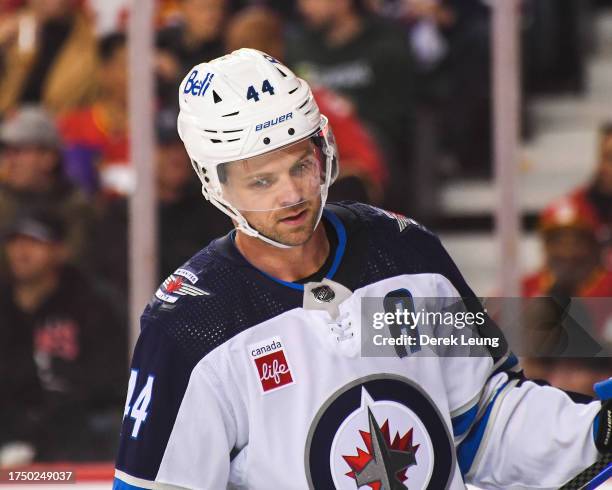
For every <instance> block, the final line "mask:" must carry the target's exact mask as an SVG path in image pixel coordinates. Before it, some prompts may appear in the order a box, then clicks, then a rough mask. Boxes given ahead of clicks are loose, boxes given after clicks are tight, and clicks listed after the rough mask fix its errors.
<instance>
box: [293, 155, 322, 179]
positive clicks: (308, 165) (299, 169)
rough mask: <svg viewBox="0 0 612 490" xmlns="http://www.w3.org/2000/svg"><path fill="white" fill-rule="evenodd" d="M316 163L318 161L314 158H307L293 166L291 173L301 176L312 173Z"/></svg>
mask: <svg viewBox="0 0 612 490" xmlns="http://www.w3.org/2000/svg"><path fill="white" fill-rule="evenodd" d="M315 165H316V163H315V162H314V160H313V159H312V158H305V159H303V160H300V161H299V162H297V163H296V164H295V165H294V166H293V167H291V171H290V173H291V175H292V176H293V177H299V176H301V175H305V174H308V173H310V172H311V171H312V170H313V168H314V166H315Z"/></svg>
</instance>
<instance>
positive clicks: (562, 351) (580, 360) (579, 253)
mask: <svg viewBox="0 0 612 490" xmlns="http://www.w3.org/2000/svg"><path fill="white" fill-rule="evenodd" d="M598 226H599V224H598V220H597V216H596V214H595V211H594V210H593V208H592V207H591V206H590V205H589V203H587V202H585V201H584V200H579V199H574V198H571V197H570V198H563V199H561V200H559V201H557V202H554V203H553V204H551V205H550V206H548V207H547V208H545V209H544V211H543V212H542V214H541V216H540V224H539V227H540V234H541V237H542V240H543V245H544V256H545V263H544V266H543V267H542V268H541V269H540V270H539V271H538V272H536V273H534V274H532V275H530V276H528V277H526V278H525V279H524V280H523V296H525V297H538V296H550V297H552V298H549V299H548V300H549V301H548V303H547V304H553V301H552V299H553V298H555V301H556V302H557V303H558V302H559V299H564V300H565V301H566V302H568V303H569V301H570V298H572V297H573V298H576V297H582V298H593V299H592V300H583V301H581V302H579V303H578V304H577V305H574V307H573V310H572V311H573V312H574V314H573V315H568V314H567V312H565V313H564V315H565V316H567V319H566V320H565V322H564V323H563V325H564V330H565V331H560V330H559V328H551V327H553V326H554V325H553V323H552V322H551V321H550V320H547V319H546V318H547V317H546V316H545V315H544V314H543V312H542V311H541V310H542V308H539V311H538V314H537V316H534V315H532V317H534V318H537V319H538V322H536V323H538V324H539V326H537V325H536V328H535V329H534V328H531V330H532V332H531V334H532V335H531V336H529V335H526V337H525V338H524V339H523V341H524V342H525V343H527V344H529V345H528V346H527V347H528V349H527V350H526V351H525V352H526V353H531V354H532V355H533V354H534V353H536V354H537V355H538V356H542V355H544V356H545V357H543V358H542V357H538V358H525V359H524V360H523V366H524V369H525V372H526V373H527V375H528V376H529V377H532V378H546V379H547V380H548V381H549V382H551V383H553V384H554V385H555V386H557V387H559V388H562V389H566V390H570V391H580V392H583V393H590V392H591V389H590V386H592V383H591V381H592V380H593V379H598V378H597V377H598V376H601V373H602V371H606V370H607V372H608V374H609V371H610V364H609V359H608V358H607V357H603V358H593V359H589V358H590V357H593V356H594V355H595V354H594V353H596V352H599V356H602V355H603V356H605V354H602V347H603V348H604V349H606V348H609V347H606V345H608V346H609V345H612V331H610V327H609V326H610V325H612V323H611V322H612V315H611V313H612V310H611V309H610V307H609V305H608V304H606V303H607V302H602V301H601V299H600V298H602V297H611V296H612V272H610V271H608V270H606V269H605V268H604V267H603V264H602V261H601V254H600V251H601V246H600V244H599V242H598V240H597V234H596V231H597V227H598ZM542 300H544V298H542ZM575 301H576V300H575V299H574V300H572V303H574V302H575ZM538 304H539V305H540V306H542V304H543V303H533V304H531V306H532V307H533V309H535V307H537V306H538ZM577 312H580V313H577ZM524 327H525V328H527V327H530V326H529V325H528V324H525V325H524ZM568 329H569V330H568ZM561 334H562V335H561ZM566 334H569V337H568V338H567V339H566V340H565V341H563V337H564V336H565V335H566ZM555 339H556V340H560V342H558V343H557V344H556V345H554V344H555ZM536 340H537V342H536ZM536 344H537V345H536ZM584 349H591V350H592V353H591V354H588V355H585V354H580V352H582V350H584ZM551 355H554V356H556V357H550V356H551ZM559 355H564V356H577V357H576V358H575V359H572V358H569V357H558V356H559ZM568 371H571V372H572V373H574V375H573V376H571V377H568V376H565V375H564V373H567V372H568Z"/></svg>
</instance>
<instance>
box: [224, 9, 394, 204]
mask: <svg viewBox="0 0 612 490" xmlns="http://www.w3.org/2000/svg"><path fill="white" fill-rule="evenodd" d="M225 45H226V51H228V52H231V51H234V50H236V49H240V48H254V49H258V50H260V51H263V52H264V53H268V54H270V55H271V56H272V57H274V58H276V59H278V60H281V61H282V60H283V58H284V54H285V41H284V36H283V24H282V20H281V18H280V17H279V16H278V14H276V13H275V12H274V11H272V10H270V9H268V8H265V7H262V6H253V7H249V8H246V9H244V10H242V11H240V12H239V13H237V14H236V15H234V16H233V17H232V18H231V20H230V21H229V23H228V25H227V29H226V30H225ZM313 95H314V97H315V99H316V100H317V104H318V105H319V109H320V110H321V113H323V114H325V115H326V116H327V118H328V119H329V122H330V125H331V126H332V127H333V128H334V136H335V138H336V144H337V145H338V151H339V152H340V155H341V160H342V164H341V165H340V175H339V177H338V179H337V180H336V182H335V183H334V185H333V186H332V187H331V188H330V190H329V196H328V199H329V200H330V201H340V200H345V199H348V200H354V201H360V202H370V203H374V204H380V203H381V201H382V195H383V190H384V188H385V186H386V184H387V180H388V171H387V167H386V164H385V162H384V160H383V156H382V151H381V149H380V147H379V145H378V143H377V142H376V141H375V139H374V138H373V136H372V135H371V134H370V132H369V131H368V129H367V128H366V126H365V125H364V124H363V121H361V120H360V118H359V116H358V115H357V113H356V110H355V108H354V106H353V104H351V103H350V102H349V101H348V99H346V98H345V97H343V96H341V95H339V94H337V93H336V92H334V91H333V90H331V89H328V88H326V87H323V86H315V87H313Z"/></svg>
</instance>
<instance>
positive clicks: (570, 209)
mask: <svg viewBox="0 0 612 490" xmlns="http://www.w3.org/2000/svg"><path fill="white" fill-rule="evenodd" d="M157 3H158V9H157V15H156V39H155V66H154V67H153V68H152V69H154V72H155V78H156V100H155V108H156V116H155V122H154V126H155V135H156V148H155V159H154V161H152V162H150V168H151V171H153V172H155V173H156V192H157V216H158V224H159V233H158V242H159V251H160V253H159V257H158V269H159V272H160V277H159V279H160V281H161V280H163V279H164V278H165V277H167V276H168V275H169V274H170V273H171V272H172V271H173V270H174V269H175V268H176V267H177V266H178V265H180V264H181V263H183V262H184V261H185V260H187V259H188V258H189V257H190V256H191V255H193V254H194V253H195V252H196V251H197V250H199V249H200V248H202V247H204V246H205V245H207V244H208V242H209V241H210V240H212V239H213V238H215V237H217V236H220V235H222V234H225V233H226V232H227V231H229V230H230V229H231V226H232V224H231V222H230V221H229V219H228V218H227V217H225V216H224V215H223V214H221V213H219V212H218V211H217V210H215V209H214V208H213V207H212V206H210V205H208V204H207V203H206V202H205V200H204V199H203V197H202V196H201V193H200V188H199V186H198V185H197V183H196V182H197V179H195V178H193V175H192V170H191V165H190V162H189V159H188V157H187V155H186V153H185V151H184V149H183V146H182V143H181V141H180V140H179V138H178V134H177V132H176V117H177V111H178V103H177V87H178V85H179V83H180V81H181V80H182V78H183V77H184V76H185V75H186V74H187V73H188V71H189V69H190V68H191V67H192V66H193V65H195V64H198V63H201V62H203V61H207V60H210V59H212V58H215V57H218V56H221V55H223V54H225V53H226V52H230V51H232V50H234V49H238V48H240V47H251V48H256V49H260V50H262V51H265V52H267V53H269V54H271V55H272V56H273V57H275V58H277V59H279V60H281V61H282V62H283V63H285V64H287V66H289V67H290V68H291V69H292V70H294V71H295V72H296V73H297V74H298V75H299V76H301V77H303V78H305V79H307V80H308V81H309V82H310V83H311V84H312V87H313V92H314V95H315V98H316V100H317V102H318V104H319V106H320V108H321V112H322V113H324V114H326V115H327V116H328V118H329V120H330V122H331V125H332V127H333V129H334V132H335V136H336V139H337V143H338V146H339V152H340V155H341V175H340V178H339V180H338V181H337V183H336V184H335V185H334V186H333V187H332V188H331V189H330V197H329V199H330V200H332V201H333V200H342V199H354V200H359V201H364V202H369V203H372V204H375V205H379V206H383V207H386V208H388V209H392V210H393V211H398V212H403V213H405V214H408V215H410V216H412V217H414V218H415V219H417V220H425V221H427V220H428V219H429V218H431V216H430V215H429V214H428V213H425V212H424V211H423V210H424V209H431V207H432V203H431V202H426V203H425V202H423V200H422V198H419V196H423V195H429V196H434V195H435V190H436V189H435V186H437V185H439V183H440V182H442V181H444V180H445V179H453V178H466V177H469V178H477V179H488V178H490V176H491V168H492V165H491V161H492V159H491V145H490V140H491V138H490V135H491V123H490V121H491V118H490V111H491V98H490V84H491V81H490V68H491V67H490V38H491V32H490V30H491V11H490V5H489V4H490V3H491V2H490V1H487V0H334V1H330V0H296V1H286V0H285V1H283V0H268V1H264V0H260V1H255V0H253V1H249V0H158V2H157ZM601 3H604V2H583V1H581V0H553V1H550V0H524V1H523V2H522V19H523V20H522V30H521V35H522V36H523V37H524V41H525V45H526V46H528V47H529V49H525V50H524V51H525V52H524V56H523V59H524V62H523V65H524V67H523V89H524V94H525V100H526V101H527V103H526V108H527V109H526V110H525V111H524V115H523V118H524V120H523V123H524V124H523V126H524V127H525V128H526V129H525V131H524V132H525V134H524V136H525V137H529V133H530V132H531V131H533V124H532V122H531V120H530V118H529V111H528V107H529V104H528V102H529V99H530V97H531V96H533V95H537V94H540V93H552V92H558V91H571V92H573V93H581V92H582V91H583V90H584V89H585V84H586V82H585V69H584V65H585V60H586V58H587V57H588V52H589V49H592V44H593V40H590V39H589V36H588V29H586V28H585V25H588V21H589V15H591V10H589V9H587V8H586V5H587V4H588V5H590V8H592V9H594V8H596V5H599V4H601ZM128 5H129V3H128V2H127V1H124V2H106V1H105V0H0V240H1V241H0V393H2V396H1V397H0V420H3V423H4V424H5V427H6V429H5V428H3V429H2V430H0V466H1V465H3V464H10V463H12V462H28V461H32V460H35V461H65V460H75V461H78V460H96V459H113V457H114V444H115V442H116V433H117V430H118V426H119V422H120V420H121V416H122V412H121V407H122V404H123V401H124V397H125V388H126V382H127V372H128V367H127V352H128V347H127V298H128V277H127V270H128V266H127V261H128V257H127V228H128V213H127V202H128V199H129V196H130V195H131V193H132V192H133V190H134V188H135V184H136V182H135V173H134V171H133V168H132V167H133V166H132V164H131V162H130V153H129V145H130V138H129V127H128V126H129V124H128V118H129V114H128V100H127V84H128V71H127V69H128V66H127V34H126V26H127V21H128V18H129V10H128ZM543 41H546V42H543ZM532 46H536V47H537V48H536V49H531V47H532ZM553 82H554V83H553ZM211 96H213V95H212V94H211ZM424 171H426V172H425V173H427V175H433V178H432V179H428V180H427V185H425V183H424V182H423V181H421V180H420V179H419V178H417V177H418V176H420V175H423V172H424ZM580 184H581V183H576V186H577V189H576V191H575V192H573V193H572V194H571V195H568V196H566V197H564V198H563V199H561V200H560V201H559V202H555V203H552V204H551V206H550V207H549V208H547V209H545V210H543V212H542V215H541V219H540V224H539V230H540V233H541V238H542V243H543V245H544V249H545V256H546V257H545V263H544V264H542V269H541V270H540V271H538V272H537V273H536V274H535V275H533V276H530V277H528V278H526V279H525V281H524V285H523V294H524V295H525V296H554V297H557V298H560V297H563V298H565V297H568V298H569V297H579V296H584V297H589V296H590V297H606V296H607V297H610V296H612V272H610V271H611V270H612V125H606V124H604V125H602V127H601V128H600V138H599V152H598V162H597V170H596V172H595V174H594V175H593V176H592V179H591V181H590V182H588V183H582V187H579V185H580ZM428 186H429V187H428ZM424 187H425V192H423V188H424ZM434 206H435V203H434ZM593 328H594V329H595V330H596V332H595V333H594V335H595V334H596V335H598V336H599V337H598V338H605V339H607V341H608V342H610V343H612V323H611V321H610V320H609V319H608V320H606V319H605V318H604V319H601V320H600V321H599V320H598V321H597V322H595V326H594V327H593ZM604 359H605V360H604V361H601V359H599V360H596V361H592V362H590V363H589V362H586V361H583V360H567V359H566V360H564V361H558V360H552V359H547V360H542V359H531V360H529V359H527V360H526V362H527V365H528V369H529V370H530V371H531V372H532V373H533V374H535V375H542V376H544V377H548V378H552V379H554V380H555V382H556V383H557V384H559V385H563V386H564V387H568V388H571V389H577V390H582V391H587V392H590V390H591V386H590V384H589V383H590V380H591V378H593V379H596V378H601V377H603V376H602V374H601V373H602V372H607V374H606V376H609V372H610V363H609V359H608V358H604ZM568 366H569V367H568ZM581 369H582V370H585V372H586V373H587V374H586V375H585V376H584V377H583V378H580V380H579V381H576V382H573V383H570V382H569V381H568V380H569V379H570V378H571V377H570V376H569V375H567V371H568V370H569V371H570V372H572V373H574V374H576V373H578V372H580V370H581ZM563 373H565V374H563ZM587 378H588V382H587V381H585V379H587Z"/></svg>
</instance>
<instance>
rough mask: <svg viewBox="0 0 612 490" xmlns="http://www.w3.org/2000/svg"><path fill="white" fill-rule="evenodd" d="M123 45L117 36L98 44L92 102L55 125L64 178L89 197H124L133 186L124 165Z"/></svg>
mask: <svg viewBox="0 0 612 490" xmlns="http://www.w3.org/2000/svg"><path fill="white" fill-rule="evenodd" d="M126 42H127V41H126V36H125V34H122V33H111V34H107V35H106V36H104V37H103V38H102V39H101V40H100V42H99V44H98V56H99V58H100V65H101V71H100V76H99V84H100V90H99V92H98V95H97V97H96V99H95V100H94V101H93V102H92V104H90V105H88V106H85V107H82V108H78V109H75V110H73V111H70V112H68V113H66V114H64V115H63V116H62V117H60V118H59V120H58V126H59V129H60V132H61V134H62V138H63V140H64V147H65V149H64V154H65V160H66V164H65V166H66V172H67V174H68V175H69V177H70V178H71V179H72V180H73V181H74V182H75V183H76V184H77V185H78V186H79V187H80V188H81V189H83V190H84V191H85V192H86V193H88V194H90V195H93V194H95V193H97V192H98V191H99V190H100V189H101V190H102V191H103V192H104V194H105V195H106V196H125V195H127V194H129V192H130V191H131V190H132V188H133V186H134V179H135V176H134V174H133V171H132V169H131V167H130V165H129V146H128V145H129V142H128V115H127V110H128V109H127V106H128V103H127V45H126Z"/></svg>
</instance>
